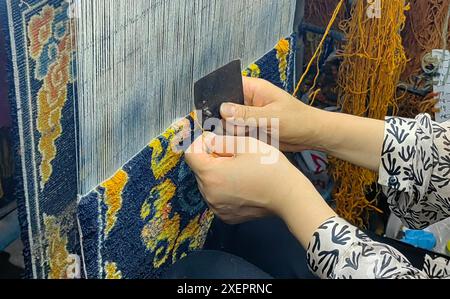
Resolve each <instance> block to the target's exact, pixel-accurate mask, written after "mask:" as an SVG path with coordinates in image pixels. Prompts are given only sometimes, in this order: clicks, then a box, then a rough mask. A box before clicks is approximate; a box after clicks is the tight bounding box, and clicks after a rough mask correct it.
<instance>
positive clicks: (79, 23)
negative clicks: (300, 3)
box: [75, 0, 296, 194]
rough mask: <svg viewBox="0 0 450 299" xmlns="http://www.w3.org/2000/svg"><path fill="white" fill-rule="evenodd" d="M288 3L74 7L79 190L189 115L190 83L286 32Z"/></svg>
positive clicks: (256, 52)
mask: <svg viewBox="0 0 450 299" xmlns="http://www.w3.org/2000/svg"><path fill="white" fill-rule="evenodd" d="M295 2H296V1H295V0H78V1H76V2H75V3H76V5H78V7H77V8H76V11H77V17H76V26H75V28H76V31H75V34H76V47H77V62H76V68H77V86H78V109H79V123H80V126H79V136H80V142H79V144H80V148H81V150H80V153H79V163H80V174H79V176H80V177H79V180H80V189H81V190H80V192H81V193H82V194H84V193H87V192H88V191H90V190H91V189H92V188H93V187H94V186H96V185H97V184H98V183H99V182H102V181H103V180H105V179H107V178H108V177H110V176H111V175H112V174H113V172H114V171H115V170H117V169H118V168H119V167H120V166H121V165H123V164H124V163H125V162H126V161H127V160H128V159H130V158H131V157H132V156H133V155H135V154H136V153H137V152H139V151H140V150H141V149H142V148H143V147H144V146H145V145H146V144H147V143H148V141H150V140H151V139H152V138H154V137H155V136H157V135H158V134H159V133H160V132H162V131H163V130H164V129H165V128H167V127H168V126H169V125H170V124H171V123H172V122H173V121H174V120H176V119H177V118H180V117H183V116H184V115H186V114H188V113H189V112H190V111H191V110H192V106H193V82H194V81H195V80H197V79H199V78H201V77H202V76H204V75H206V74H208V73H210V72H211V71H213V70H215V69H216V68H218V67H220V66H222V65H224V64H226V63H228V62H230V61H231V60H233V59H236V58H241V59H242V61H243V63H244V64H245V65H246V64H248V63H250V62H252V61H254V60H255V59H256V58H259V57H260V56H262V55H263V54H264V53H265V52H266V51H268V50H270V49H271V48H272V47H273V45H274V44H275V43H276V42H277V41H278V40H279V39H280V38H282V37H284V36H287V35H289V34H290V33H291V32H292V27H293V19H294V11H295Z"/></svg>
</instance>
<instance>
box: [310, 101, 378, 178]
mask: <svg viewBox="0 0 450 299" xmlns="http://www.w3.org/2000/svg"><path fill="white" fill-rule="evenodd" d="M306 117H307V122H308V123H309V124H310V125H311V128H310V132H311V134H310V136H309V137H308V138H307V140H306V142H307V144H308V145H309V146H311V147H313V148H314V149H318V150H322V151H324V152H326V153H328V154H330V155H332V156H334V157H336V158H339V159H342V160H345V161H348V162H350V163H353V164H355V165H358V166H361V167H365V168H368V169H371V170H373V171H378V169H379V166H380V162H381V149H382V146H383V140H384V127H385V123H384V121H380V120H374V119H369V118H362V117H356V116H352V115H348V114H343V113H333V112H327V111H322V110H319V109H315V108H308V111H307V113H306Z"/></svg>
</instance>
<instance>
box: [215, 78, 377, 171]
mask: <svg viewBox="0 0 450 299" xmlns="http://www.w3.org/2000/svg"><path fill="white" fill-rule="evenodd" d="M243 83H244V94H245V106H240V105H234V104H223V105H222V107H221V114H222V117H223V118H224V119H225V120H226V122H227V123H231V124H234V125H235V126H234V127H232V131H231V130H227V131H228V132H229V133H231V134H236V133H237V134H236V135H242V134H243V133H245V129H244V128H245V127H246V126H247V127H255V126H258V125H261V124H263V121H266V122H267V123H269V124H270V120H271V119H278V121H279V125H278V127H275V128H274V127H271V126H269V127H268V129H267V133H268V134H269V135H275V133H274V132H276V135H278V136H279V144H280V149H281V150H282V151H285V152H299V151H302V150H305V149H315V150H320V151H323V152H326V153H328V154H330V155H332V156H334V157H337V158H340V159H342V160H346V161H349V162H351V163H353V164H355V165H358V166H361V167H365V168H368V169H371V170H374V171H378V169H379V165H380V162H381V147H382V144H383V139H384V126H385V124H384V121H381V120H373V119H368V118H362V117H356V116H352V115H346V114H343V113H333V112H327V111H322V110H319V109H316V108H313V107H310V106H308V105H306V104H304V103H302V102H301V101H299V100H298V99H296V98H294V97H293V96H291V95H290V94H288V93H286V92H285V91H283V90H281V89H280V88H278V87H276V86H274V85H272V84H271V83H269V82H267V81H264V80H261V79H253V78H244V79H243ZM227 129H228V125H227ZM260 129H261V126H260ZM230 131H231V132H230ZM262 132H263V133H264V130H263V131H262ZM272 137H273V136H272ZM275 138H277V136H276V137H275ZM272 144H273V143H272Z"/></svg>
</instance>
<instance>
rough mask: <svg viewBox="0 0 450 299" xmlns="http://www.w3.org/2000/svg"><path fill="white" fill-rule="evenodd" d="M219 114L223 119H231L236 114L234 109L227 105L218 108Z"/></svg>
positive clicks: (232, 106)
mask: <svg viewBox="0 0 450 299" xmlns="http://www.w3.org/2000/svg"><path fill="white" fill-rule="evenodd" d="M220 113H221V114H222V117H223V118H233V117H234V115H235V114H236V107H235V106H234V105H233V104H229V103H225V104H222V106H220Z"/></svg>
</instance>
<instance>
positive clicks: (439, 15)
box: [398, 0, 450, 118]
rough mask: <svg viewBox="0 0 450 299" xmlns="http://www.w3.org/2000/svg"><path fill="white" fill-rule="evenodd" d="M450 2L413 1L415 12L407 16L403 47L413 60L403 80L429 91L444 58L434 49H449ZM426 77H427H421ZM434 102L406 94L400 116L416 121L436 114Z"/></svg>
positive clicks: (446, 0)
mask: <svg viewBox="0 0 450 299" xmlns="http://www.w3.org/2000/svg"><path fill="white" fill-rule="evenodd" d="M449 4H450V0H411V1H410V6H411V10H410V11H409V12H407V13H406V16H407V21H406V24H405V29H404V30H403V32H402V37H403V45H404V48H405V52H406V55H407V57H408V59H409V61H408V64H407V66H406V69H405V71H404V72H403V74H402V77H401V79H402V81H404V82H407V83H409V84H412V85H414V86H415V87H418V88H429V85H430V84H431V83H430V81H431V79H430V78H429V77H426V76H428V75H429V74H431V73H433V72H434V71H435V70H436V68H437V67H438V65H439V64H440V59H439V58H438V57H433V56H432V55H431V51H432V50H433V49H439V48H443V49H446V48H447V43H448V40H449V35H448V28H449V26H448V18H449V8H450V7H449ZM423 73H424V74H425V77H424V76H423V75H421V74H423ZM433 103H434V102H433V101H432V100H431V101H430V99H424V98H423V97H421V96H417V95H413V94H409V93H408V94H406V95H405V98H404V99H403V100H402V101H400V102H399V103H398V107H399V112H398V115H399V116H402V117H408V118H414V117H416V116H417V115H418V114H420V113H429V114H430V115H432V116H433V115H434V112H435V109H434V105H433Z"/></svg>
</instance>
